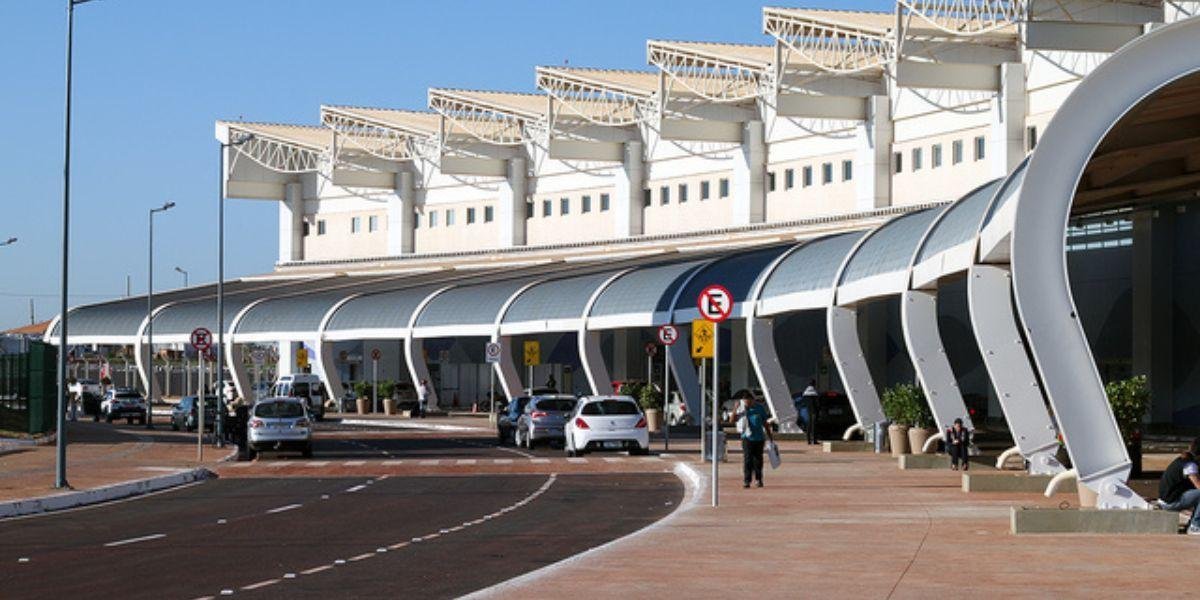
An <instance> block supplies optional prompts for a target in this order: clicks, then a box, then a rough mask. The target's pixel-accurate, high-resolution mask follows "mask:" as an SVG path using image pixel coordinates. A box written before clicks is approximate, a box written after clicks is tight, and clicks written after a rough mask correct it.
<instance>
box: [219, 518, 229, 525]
mask: <svg viewBox="0 0 1200 600" xmlns="http://www.w3.org/2000/svg"><path fill="white" fill-rule="evenodd" d="M227 522H228V521H226V520H225V519H217V525H224V524H225V523H227Z"/></svg>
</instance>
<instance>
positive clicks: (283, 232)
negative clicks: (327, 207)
mask: <svg viewBox="0 0 1200 600" xmlns="http://www.w3.org/2000/svg"><path fill="white" fill-rule="evenodd" d="M297 260H304V186H303V185H301V184H299V183H289V184H287V185H285V186H284V193H283V202H282V203H281V204H280V205H279V262H291V261H297Z"/></svg>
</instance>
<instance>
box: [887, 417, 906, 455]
mask: <svg viewBox="0 0 1200 600" xmlns="http://www.w3.org/2000/svg"><path fill="white" fill-rule="evenodd" d="M888 445H889V446H891V448H892V456H900V455H901V454H908V425H899V424H895V423H893V424H891V425H888Z"/></svg>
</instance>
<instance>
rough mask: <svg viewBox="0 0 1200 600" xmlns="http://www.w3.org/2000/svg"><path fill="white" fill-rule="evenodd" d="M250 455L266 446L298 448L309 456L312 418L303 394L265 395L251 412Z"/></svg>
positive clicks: (267, 447)
mask: <svg viewBox="0 0 1200 600" xmlns="http://www.w3.org/2000/svg"><path fill="white" fill-rule="evenodd" d="M246 426H247V430H248V432H249V434H248V436H247V437H248V439H247V442H248V444H249V458H251V459H253V458H254V457H255V455H257V454H258V453H259V452H264V451H267V450H298V451H300V453H301V454H302V455H303V456H304V458H312V452H313V442H312V426H313V424H312V420H311V419H309V416H308V408H307V407H306V406H305V405H304V399H303V398H267V399H265V400H259V401H258V402H256V403H255V404H254V408H252V409H251V412H250V422H249V423H247V424H246Z"/></svg>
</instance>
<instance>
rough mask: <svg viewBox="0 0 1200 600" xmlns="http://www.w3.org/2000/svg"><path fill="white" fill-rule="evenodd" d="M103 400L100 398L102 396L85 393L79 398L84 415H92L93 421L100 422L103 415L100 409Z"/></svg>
mask: <svg viewBox="0 0 1200 600" xmlns="http://www.w3.org/2000/svg"><path fill="white" fill-rule="evenodd" d="M103 400H104V399H103V398H101V397H100V394H93V393H91V392H84V393H83V395H82V396H80V397H79V404H80V406H81V408H82V410H83V414H85V415H90V416H91V417H92V420H93V421H99V420H100V416H101V413H102V411H101V409H100V403H101V402H102V401H103Z"/></svg>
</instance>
